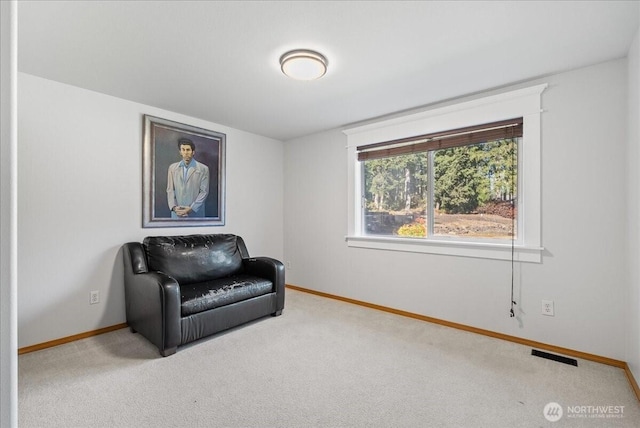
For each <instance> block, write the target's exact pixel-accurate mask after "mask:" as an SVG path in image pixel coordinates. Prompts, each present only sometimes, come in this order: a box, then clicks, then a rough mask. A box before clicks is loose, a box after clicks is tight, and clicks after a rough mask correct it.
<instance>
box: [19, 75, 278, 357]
mask: <svg viewBox="0 0 640 428" xmlns="http://www.w3.org/2000/svg"><path fill="white" fill-rule="evenodd" d="M18 90H19V97H20V103H19V133H20V134H19V135H20V137H19V157H20V161H19V183H20V188H19V193H20V201H19V205H18V213H19V227H18V247H19V251H18V254H19V265H18V272H19V278H20V281H19V290H18V327H19V346H20V347H24V346H29V345H33V344H38V343H42V342H46V341H49V340H54V339H58V338H63V337H67V336H70V335H74V334H78V333H82V332H87V331H91V330H95V329H98V328H101V327H106V326H111V325H115V324H119V323H123V322H125V312H124V307H125V306H124V290H123V281H122V266H121V260H120V253H119V249H120V247H121V245H122V244H123V243H125V242H128V241H140V240H142V239H143V238H144V237H145V236H147V235H178V234H191V233H236V234H238V235H241V236H242V237H243V238H244V239H245V241H246V243H247V246H248V249H249V252H250V254H251V255H255V256H259V255H269V256H272V257H275V258H279V259H282V255H283V224H282V218H283V213H282V208H283V207H282V204H283V194H282V192H283V166H282V160H283V144H282V142H280V141H276V140H272V139H269V138H265V137H261V136H257V135H254V134H250V133H246V132H243V131H239V130H236V129H232V128H228V127H225V126H221V125H218V124H214V123H210V122H205V121H202V120H198V119H195V118H190V117H186V116H183V115H179V114H176V113H172V112H168V111H163V110H159V109H156V108H152V107H149V106H145V105H141V104H136V103H132V102H129V101H125V100H122V99H118V98H114V97H110V96H105V95H103V94H99V93H96V92H91V91H87V90H83V89H80V88H77V87H73V86H69V85H65V84H61V83H57V82H53V81H50V80H45V79H41V78H39V77H35V76H32V75H28V74H24V73H20V74H19V82H18ZM143 114H150V115H153V116H157V117H161V118H165V119H169V120H174V121H177V122H181V123H186V124H189V125H194V126H198V127H202V128H206V129H212V130H215V131H219V132H223V133H225V134H226V135H227V158H226V173H227V180H226V194H227V204H226V225H225V226H223V227H208V228H200V227H198V228H194V227H189V228H161V229H158V228H153V229H143V228H142V227H141V224H142V207H141V205H142V136H143ZM91 290H99V291H100V296H101V302H100V303H99V304H97V305H89V293H90V291H91Z"/></svg>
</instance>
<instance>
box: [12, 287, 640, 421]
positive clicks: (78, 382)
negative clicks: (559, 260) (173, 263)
mask: <svg viewBox="0 0 640 428" xmlns="http://www.w3.org/2000/svg"><path fill="white" fill-rule="evenodd" d="M548 403H558V405H559V408H560V410H562V412H563V415H562V417H560V418H559V420H558V421H556V422H552V421H550V420H549V419H548V418H547V417H545V414H544V413H543V409H544V408H545V406H546V405H547V404H548ZM614 407H615V409H617V411H618V413H615V414H614V413H613V411H614ZM605 411H606V414H605V413H603V412H605ZM552 413H553V412H552ZM554 415H555V417H556V418H557V416H558V413H554ZM549 417H550V418H551V419H553V415H550V416H549ZM19 426H20V427H24V428H29V427H43V428H44V427H47V428H49V427H65V428H69V427H131V428H138V427H469V428H471V427H474V428H475V427H546V426H550V427H593V428H595V427H609V426H611V427H639V426H640V404H639V403H638V401H637V399H636V397H635V395H634V393H633V391H632V389H631V387H630V385H629V383H628V381H627V379H626V376H625V374H624V372H623V371H622V370H621V369H619V368H615V367H610V366H606V365H602V364H598V363H594V362H590V361H584V360H578V367H574V366H570V365H567V364H563V363H559V362H555V361H551V360H547V359H542V358H539V357H535V356H532V355H531V348H529V347H526V346H522V345H518V344H514V343H510V342H505V341H502V340H499V339H493V338H488V337H484V336H480V335H476V334H473V333H468V332H464V331H459V330H455V329H451V328H447V327H443V326H439V325H434V324H430V323H426V322H423V321H419V320H414V319H410V318H406V317H402V316H398V315H393V314H389V313H384V312H380V311H376V310H373V309H367V308H363V307H359V306H356V305H351V304H348V303H343V302H339V301H334V300H330V299H325V298H322V297H318V296H314V295H310V294H307V293H302V292H299V291H293V290H287V301H286V305H285V311H284V314H283V315H282V316H280V317H276V318H271V317H267V318H264V319H262V320H259V321H257V322H253V323H250V324H247V325H245V326H242V327H240V328H236V329H233V330H231V331H229V332H226V333H223V334H219V335H216V336H213V337H211V338H208V339H205V340H202V341H199V342H197V343H195V344H191V345H188V346H185V347H181V348H179V349H178V352H177V353H176V354H175V355H173V356H170V357H167V358H162V357H160V355H159V354H158V351H157V349H156V348H155V347H153V346H152V345H151V344H150V343H149V342H147V341H146V340H145V339H144V338H143V337H141V336H140V335H138V334H133V333H131V332H130V331H129V330H128V329H122V330H118V331H115V332H111V333H107V334H103V335H100V336H96V337H91V338H88V339H83V340H80V341H76V342H73V343H69V344H65V345H61V346H58V347H55V348H50V349H46V350H42V351H38V352H33V353H29V354H24V355H21V356H20V357H19Z"/></svg>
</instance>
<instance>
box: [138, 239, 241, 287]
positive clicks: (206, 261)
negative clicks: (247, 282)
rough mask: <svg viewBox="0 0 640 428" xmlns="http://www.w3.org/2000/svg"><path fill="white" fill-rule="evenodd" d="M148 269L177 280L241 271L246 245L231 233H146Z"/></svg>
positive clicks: (197, 280)
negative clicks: (181, 234)
mask: <svg viewBox="0 0 640 428" xmlns="http://www.w3.org/2000/svg"><path fill="white" fill-rule="evenodd" d="M142 245H143V246H144V249H145V252H146V254H147V263H148V267H149V271H160V272H164V273H166V274H167V275H170V276H172V277H173V278H175V279H176V280H177V281H178V283H184V284H189V283H194V282H202V281H210V280H212V279H216V278H222V277H225V276H229V275H231V274H233V273H236V272H240V271H241V270H242V257H243V253H246V248H245V246H244V242H243V241H242V238H240V237H239V236H236V235H231V234H213V235H188V236H148V237H146V238H145V239H144V241H143V242H142Z"/></svg>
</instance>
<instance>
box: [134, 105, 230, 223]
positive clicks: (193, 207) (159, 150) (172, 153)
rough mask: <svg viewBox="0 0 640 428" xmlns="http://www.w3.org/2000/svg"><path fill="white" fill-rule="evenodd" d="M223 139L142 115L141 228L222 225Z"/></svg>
mask: <svg viewBox="0 0 640 428" xmlns="http://www.w3.org/2000/svg"><path fill="white" fill-rule="evenodd" d="M226 141H227V136H226V134H224V133H221V132H217V131H213V130H210V129H205V128H200V127H197V126H193V125H187V124H184V123H178V122H174V121H171V120H168V119H161V118H159V117H155V116H150V115H144V139H143V151H142V167H143V180H142V195H143V198H142V227H190V226H199V227H201V226H224V224H225V209H224V207H225V152H226V150H225V147H226ZM176 149H177V152H178V153H176ZM176 154H177V156H176Z"/></svg>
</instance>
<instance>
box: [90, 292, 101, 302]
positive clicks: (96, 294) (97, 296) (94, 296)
mask: <svg viewBox="0 0 640 428" xmlns="http://www.w3.org/2000/svg"><path fill="white" fill-rule="evenodd" d="M96 303H100V292H99V291H97V290H94V291H92V292H91V294H90V295H89V304H90V305H95V304H96Z"/></svg>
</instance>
